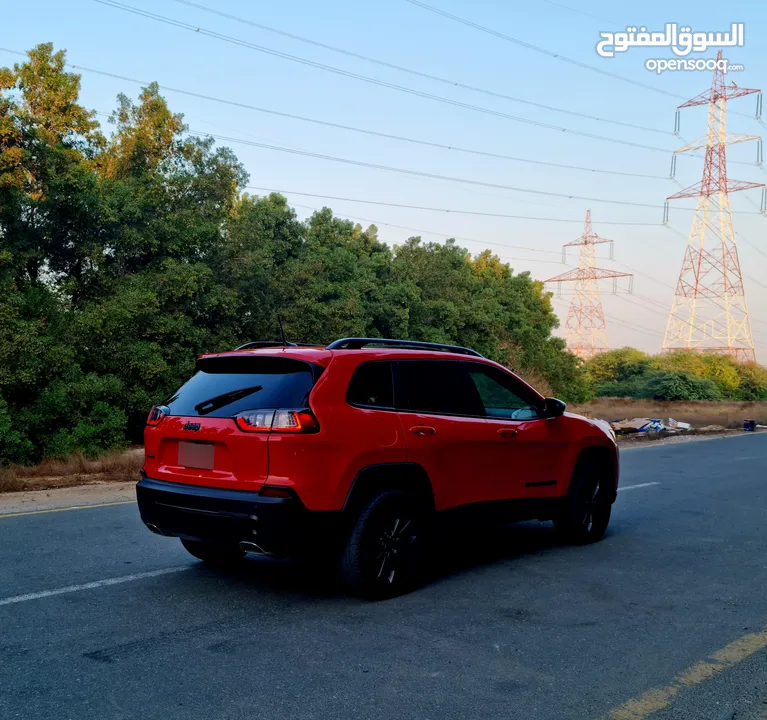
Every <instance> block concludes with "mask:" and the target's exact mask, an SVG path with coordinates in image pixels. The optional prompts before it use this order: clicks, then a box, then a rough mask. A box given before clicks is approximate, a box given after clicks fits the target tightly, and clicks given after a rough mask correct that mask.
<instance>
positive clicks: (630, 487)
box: [618, 482, 660, 492]
mask: <svg viewBox="0 0 767 720" xmlns="http://www.w3.org/2000/svg"><path fill="white" fill-rule="evenodd" d="M651 485H660V483H659V482H649V483H640V484H639V485H624V486H623V487H619V488H618V492H620V491H621V490H636V489H637V488H643V487H650V486H651Z"/></svg>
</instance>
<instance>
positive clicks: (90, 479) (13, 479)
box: [0, 449, 144, 493]
mask: <svg viewBox="0 0 767 720" xmlns="http://www.w3.org/2000/svg"><path fill="white" fill-rule="evenodd" d="M143 462H144V454H143V452H142V451H141V450H135V449H134V450H128V451H127V452H124V453H110V454H108V455H105V456H103V457H101V458H99V459H97V460H88V459H87V458H85V457H83V456H82V455H80V454H75V455H72V456H71V457H68V458H66V459H64V460H45V461H44V462H42V463H41V464H40V465H35V466H32V467H26V466H22V465H12V466H11V467H9V468H0V493H8V492H20V491H22V490H50V489H52V488H62V487H72V486H75V485H91V484H94V483H99V482H129V481H135V480H137V479H138V471H139V470H140V469H141V466H142V464H143Z"/></svg>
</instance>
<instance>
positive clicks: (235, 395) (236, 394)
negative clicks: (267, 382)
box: [194, 385, 264, 415]
mask: <svg viewBox="0 0 767 720" xmlns="http://www.w3.org/2000/svg"><path fill="white" fill-rule="evenodd" d="M263 387H264V386H263V385H255V386H254V387H249V388H241V389H240V390H230V391H229V392H227V393H223V394H222V395H216V397H212V398H210V400H203V401H202V402H201V403H197V405H195V406H194V409H195V410H196V411H197V412H198V414H200V415H207V414H208V413H212V412H213V411H214V410H218V409H219V408H222V407H224V405H229V403H233V402H236V401H237V400H242V399H243V398H246V397H248V395H252V394H253V393H257V392H258V391H259V390H263Z"/></svg>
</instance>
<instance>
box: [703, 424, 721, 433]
mask: <svg viewBox="0 0 767 720" xmlns="http://www.w3.org/2000/svg"><path fill="white" fill-rule="evenodd" d="M726 430H727V428H726V427H725V426H724V425H706V426H705V427H702V428H698V432H702V433H715V432H725V431H726Z"/></svg>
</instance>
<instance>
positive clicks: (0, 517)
mask: <svg viewBox="0 0 767 720" xmlns="http://www.w3.org/2000/svg"><path fill="white" fill-rule="evenodd" d="M135 504H136V501H135V500H122V501H120V502H111V503H99V504H98V505H74V506H72V507H65V508H52V509H51V510H30V511H29V512H20V513H7V514H5V515H3V514H2V513H0V520H3V519H4V518H12V517H24V516H25V515H44V514H45V513H54V512H67V511H68V510H90V509H91V508H100V507H111V506H112V505H135Z"/></svg>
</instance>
